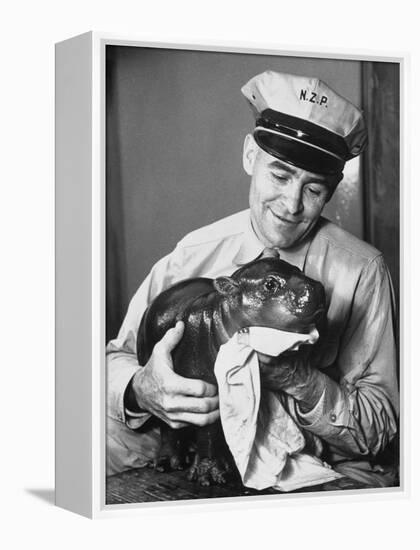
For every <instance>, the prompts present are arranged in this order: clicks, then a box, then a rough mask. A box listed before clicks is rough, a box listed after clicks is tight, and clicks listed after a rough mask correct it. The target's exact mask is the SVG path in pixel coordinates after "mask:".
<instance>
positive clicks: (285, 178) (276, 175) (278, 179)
mask: <svg viewBox="0 0 420 550" xmlns="http://www.w3.org/2000/svg"><path fill="white" fill-rule="evenodd" d="M272 176H273V178H274V179H275V180H276V181H287V177H286V176H282V175H281V174H272Z"/></svg>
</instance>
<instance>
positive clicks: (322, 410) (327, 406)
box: [293, 374, 349, 438]
mask: <svg viewBox="0 0 420 550" xmlns="http://www.w3.org/2000/svg"><path fill="white" fill-rule="evenodd" d="M322 376H323V377H324V391H323V392H322V395H321V397H320V399H319V401H318V403H317V404H316V405H315V407H314V408H313V409H312V410H311V411H309V412H307V413H303V412H302V411H301V410H300V408H299V404H298V403H297V402H296V401H294V403H293V406H294V411H295V415H296V418H297V421H298V423H299V425H300V426H301V427H302V428H305V429H306V430H309V431H311V432H312V433H314V434H316V435H318V436H319V437H321V438H328V437H329V436H332V435H334V434H337V430H340V429H342V428H344V427H348V425H349V411H348V407H347V404H346V399H345V396H344V393H343V390H342V388H341V387H340V386H339V385H338V384H337V383H336V382H334V380H332V379H331V378H329V377H328V376H326V375H324V374H322Z"/></svg>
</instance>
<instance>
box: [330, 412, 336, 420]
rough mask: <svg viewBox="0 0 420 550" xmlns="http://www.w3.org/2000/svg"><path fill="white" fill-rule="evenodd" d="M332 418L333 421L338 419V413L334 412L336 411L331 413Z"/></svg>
mask: <svg viewBox="0 0 420 550" xmlns="http://www.w3.org/2000/svg"><path fill="white" fill-rule="evenodd" d="M330 420H331V422H335V421H336V420H337V415H336V414H334V413H331V414H330Z"/></svg>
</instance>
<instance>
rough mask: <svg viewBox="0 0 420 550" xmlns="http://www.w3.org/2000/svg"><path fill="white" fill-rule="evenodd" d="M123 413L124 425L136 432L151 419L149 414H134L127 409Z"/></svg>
mask: <svg viewBox="0 0 420 550" xmlns="http://www.w3.org/2000/svg"><path fill="white" fill-rule="evenodd" d="M124 412H125V423H126V425H127V426H128V427H129V428H131V429H132V430H137V428H141V426H143V424H144V423H145V422H147V420H149V418H151V416H152V415H151V414H150V413H148V412H139V413H134V412H132V411H130V410H128V409H127V408H126V409H125V410H124Z"/></svg>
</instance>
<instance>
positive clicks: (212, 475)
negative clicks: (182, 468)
mask: <svg viewBox="0 0 420 550" xmlns="http://www.w3.org/2000/svg"><path fill="white" fill-rule="evenodd" d="M230 474H231V469H230V467H229V464H228V462H227V461H226V460H223V459H217V458H202V459H200V458H199V457H198V455H197V456H196V459H195V460H194V464H193V465H192V466H191V468H190V469H189V471H188V479H189V480H190V481H197V482H198V483H199V484H200V485H202V486H203V487H208V486H209V485H225V484H226V483H227V481H228V480H229V477H230Z"/></svg>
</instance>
